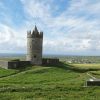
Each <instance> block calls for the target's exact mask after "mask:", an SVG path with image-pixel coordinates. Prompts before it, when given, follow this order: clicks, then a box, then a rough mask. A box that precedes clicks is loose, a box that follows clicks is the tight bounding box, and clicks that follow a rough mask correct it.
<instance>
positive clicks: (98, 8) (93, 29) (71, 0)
mask: <svg viewBox="0 0 100 100" xmlns="http://www.w3.org/2000/svg"><path fill="white" fill-rule="evenodd" d="M35 25H37V27H38V29H39V31H43V32H44V39H43V53H44V54H59V55H61V54H63V55H98V56H100V0H0V53H26V44H27V38H26V36H27V31H28V30H33V29H34V26H35Z"/></svg>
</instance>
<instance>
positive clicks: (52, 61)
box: [42, 58, 59, 65]
mask: <svg viewBox="0 0 100 100" xmlns="http://www.w3.org/2000/svg"><path fill="white" fill-rule="evenodd" d="M42 64H43V65H57V64H59V59H58V58H43V59H42Z"/></svg>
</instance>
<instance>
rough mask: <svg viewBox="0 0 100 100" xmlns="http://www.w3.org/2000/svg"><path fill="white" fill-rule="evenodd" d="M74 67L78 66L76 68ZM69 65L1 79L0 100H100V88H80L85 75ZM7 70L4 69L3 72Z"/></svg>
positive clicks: (83, 82)
mask: <svg viewBox="0 0 100 100" xmlns="http://www.w3.org/2000/svg"><path fill="white" fill-rule="evenodd" d="M76 67H77V66H76ZM76 67H73V66H72V65H67V64H60V65H59V66H49V67H39V66H38V67H37V66H35V67H32V68H31V69H30V70H26V71H23V72H20V73H17V74H15V75H11V76H8V77H4V78H1V79H0V98H1V100H49V99H50V100H100V97H99V94H100V87H83V86H84V84H85V80H86V79H88V78H89V77H88V76H87V74H86V73H87V72H91V71H95V73H96V71H97V70H95V69H94V68H93V67H92V68H93V70H92V68H91V69H88V68H87V69H85V68H82V69H80V68H79V67H78V68H76ZM6 71H7V70H6Z"/></svg>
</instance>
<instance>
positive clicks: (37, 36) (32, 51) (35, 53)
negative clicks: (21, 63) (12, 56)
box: [26, 26, 43, 65]
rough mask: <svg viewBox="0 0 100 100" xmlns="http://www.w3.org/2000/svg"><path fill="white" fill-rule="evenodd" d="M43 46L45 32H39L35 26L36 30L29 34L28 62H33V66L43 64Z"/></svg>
mask: <svg viewBox="0 0 100 100" xmlns="http://www.w3.org/2000/svg"><path fill="white" fill-rule="evenodd" d="M42 45H43V32H39V31H38V29H37V27H36V26H35V28H34V30H33V31H32V33H31V31H28V32H27V57H26V60H27V61H31V64H33V65H41V64H42Z"/></svg>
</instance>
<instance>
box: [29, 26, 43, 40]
mask: <svg viewBox="0 0 100 100" xmlns="http://www.w3.org/2000/svg"><path fill="white" fill-rule="evenodd" d="M27 38H43V32H41V31H40V32H39V31H38V29H37V27H36V26H35V29H34V30H33V32H31V31H28V32H27Z"/></svg>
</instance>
